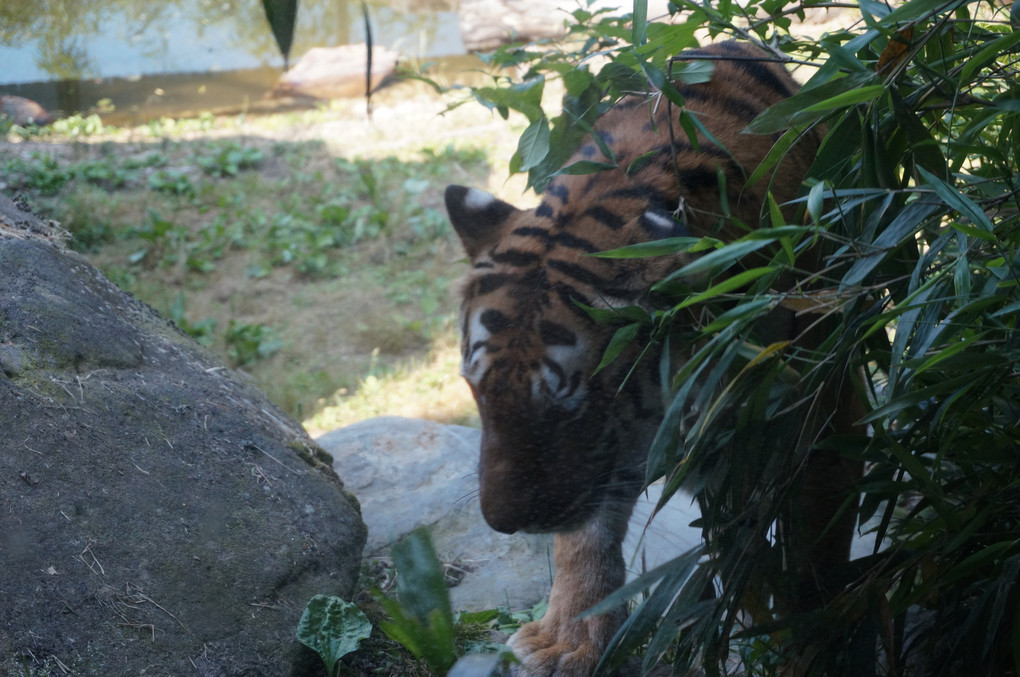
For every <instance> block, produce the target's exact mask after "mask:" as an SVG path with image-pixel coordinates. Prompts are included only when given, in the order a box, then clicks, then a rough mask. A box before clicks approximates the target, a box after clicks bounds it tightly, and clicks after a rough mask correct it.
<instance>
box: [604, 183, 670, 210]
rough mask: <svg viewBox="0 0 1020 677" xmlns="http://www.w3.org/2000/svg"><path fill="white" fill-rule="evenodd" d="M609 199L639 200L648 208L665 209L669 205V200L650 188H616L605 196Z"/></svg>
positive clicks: (657, 190) (661, 193)
mask: <svg viewBox="0 0 1020 677" xmlns="http://www.w3.org/2000/svg"><path fill="white" fill-rule="evenodd" d="M606 197H607V198H609V199H614V198H622V199H625V200H641V201H642V202H645V203H647V204H648V206H650V207H655V208H659V209H665V208H667V207H669V205H670V199H669V198H668V197H667V196H666V194H665V193H663V192H662V191H661V190H659V189H657V188H653V187H652V186H627V187H626V188H617V189H616V190H614V191H611V192H609V193H607V194H606Z"/></svg>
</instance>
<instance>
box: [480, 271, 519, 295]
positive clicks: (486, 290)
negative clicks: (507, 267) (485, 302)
mask: <svg viewBox="0 0 1020 677" xmlns="http://www.w3.org/2000/svg"><path fill="white" fill-rule="evenodd" d="M519 279H520V278H519V277H518V276H517V275H511V274H509V273H490V274H488V275H483V276H482V277H480V278H478V283H477V285H476V287H475V293H477V294H478V295H479V296H485V295H486V294H491V293H492V292H494V291H496V290H497V289H501V288H502V287H504V286H506V285H508V284H512V283H514V282H517V281H518V280H519Z"/></svg>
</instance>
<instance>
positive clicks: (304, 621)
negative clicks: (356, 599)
mask: <svg viewBox="0 0 1020 677" xmlns="http://www.w3.org/2000/svg"><path fill="white" fill-rule="evenodd" d="M371 634H372V623H371V622H369V620H368V618H367V617H366V616H365V614H363V613H362V612H361V610H360V609H359V608H358V607H357V605H355V604H354V603H352V602H348V601H346V600H343V599H341V598H339V597H331V596H327V595H315V596H314V597H312V599H310V600H309V601H308V605H307V606H306V607H305V611H304V613H302V614H301V620H300V621H298V626H297V630H296V632H295V636H296V637H297V639H298V641H300V642H301V643H302V644H304V645H305V646H307V647H308V648H310V649H312V650H313V651H315V652H316V653H317V654H319V656H321V657H322V660H323V662H325V664H326V671H327V672H328V673H329V674H330V675H333V674H336V673H335V670H336V667H337V662H338V661H339V660H340V659H341V658H343V657H344V656H346V655H347V654H349V653H350V652H352V651H355V650H356V649H357V648H358V644H360V643H361V640H363V639H365V638H367V637H368V636H369V635H371Z"/></svg>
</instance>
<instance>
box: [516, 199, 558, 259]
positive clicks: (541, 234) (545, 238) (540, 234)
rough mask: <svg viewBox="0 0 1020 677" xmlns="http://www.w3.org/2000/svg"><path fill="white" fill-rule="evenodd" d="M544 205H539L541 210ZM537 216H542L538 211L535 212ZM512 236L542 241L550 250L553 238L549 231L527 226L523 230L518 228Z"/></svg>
mask: <svg viewBox="0 0 1020 677" xmlns="http://www.w3.org/2000/svg"><path fill="white" fill-rule="evenodd" d="M541 206H542V205H539V208H541ZM535 214H536V215H538V216H541V214H539V213H538V210H537V209H536V210H535ZM511 235H517V236H518V237H533V238H536V239H539V240H541V241H542V243H543V244H544V245H545V246H546V248H547V249H548V247H549V243H550V240H551V238H550V237H549V231H548V230H547V229H545V228H538V227H535V226H525V227H523V228H517V229H516V230H514V231H513V232H512V233H511Z"/></svg>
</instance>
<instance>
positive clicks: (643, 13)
mask: <svg viewBox="0 0 1020 677" xmlns="http://www.w3.org/2000/svg"><path fill="white" fill-rule="evenodd" d="M631 24H632V30H633V33H632V35H631V39H630V42H631V44H632V45H634V46H640V45H643V44H645V36H646V35H647V31H648V0H634V14H633V15H632V19H631Z"/></svg>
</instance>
